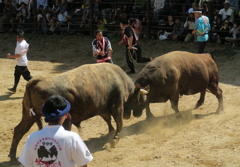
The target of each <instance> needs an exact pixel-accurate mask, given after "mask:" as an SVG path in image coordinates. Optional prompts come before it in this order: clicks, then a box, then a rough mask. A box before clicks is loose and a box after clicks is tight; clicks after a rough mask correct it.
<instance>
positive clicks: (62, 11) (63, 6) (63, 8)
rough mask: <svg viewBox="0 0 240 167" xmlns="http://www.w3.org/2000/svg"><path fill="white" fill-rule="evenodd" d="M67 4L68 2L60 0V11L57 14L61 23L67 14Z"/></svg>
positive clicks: (64, 20)
mask: <svg viewBox="0 0 240 167" xmlns="http://www.w3.org/2000/svg"><path fill="white" fill-rule="evenodd" d="M67 6H68V4H67V3H66V1H65V0H61V4H60V6H59V9H60V12H59V14H58V21H59V22H61V23H64V22H66V20H67V16H68V11H67Z"/></svg>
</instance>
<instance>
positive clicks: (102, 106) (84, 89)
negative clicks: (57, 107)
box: [9, 63, 140, 160]
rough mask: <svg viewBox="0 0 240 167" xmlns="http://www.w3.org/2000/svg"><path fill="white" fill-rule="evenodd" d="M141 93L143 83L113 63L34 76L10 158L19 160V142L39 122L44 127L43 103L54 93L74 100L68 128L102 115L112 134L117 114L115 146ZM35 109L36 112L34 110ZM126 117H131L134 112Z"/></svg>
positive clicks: (28, 86)
mask: <svg viewBox="0 0 240 167" xmlns="http://www.w3.org/2000/svg"><path fill="white" fill-rule="evenodd" d="M139 92H140V86H139V85H138V86H136V87H135V86H134V83H133V81H132V79H131V78H130V77H128V76H127V75H126V74H125V72H124V71H123V70H122V69H121V68H120V67H118V66H117V65H113V64H109V63H104V64H92V65H83V66H80V67H78V68H76V69H73V70H70V71H68V72H65V73H62V74H59V75H56V76H54V77H48V78H34V79H32V80H30V81H29V82H28V84H27V86H26V91H25V94H24V98H23V101H22V120H21V122H20V123H19V124H18V125H17V126H16V127H15V128H14V136H13V140H12V145H11V149H10V154H9V157H10V158H11V160H15V158H16V149H17V146H18V143H19V141H20V140H21V138H22V137H23V135H24V134H26V133H27V132H28V131H29V129H30V128H31V127H32V125H33V124H34V123H35V122H36V123H37V125H38V127H39V129H42V122H41V117H42V112H41V107H42V104H43V103H44V102H45V101H46V99H47V98H48V97H50V96H51V95H54V94H59V95H62V96H63V97H65V98H66V99H67V100H68V101H69V102H70V103H71V110H70V112H69V113H70V115H71V118H69V119H68V121H67V120H66V121H65V122H66V123H65V124H64V127H65V129H68V130H70V129H71V124H74V125H75V126H76V127H78V128H79V127H80V123H81V121H83V120H86V119H88V118H91V117H93V116H96V115H100V116H101V117H102V118H103V119H104V120H105V121H106V122H107V124H108V128H109V133H111V132H114V128H113V126H112V124H111V116H113V118H114V120H115V122H116V127H117V130H116V133H115V135H114V139H113V141H112V142H111V144H113V145H112V146H114V145H115V144H116V143H117V142H118V140H119V134H120V131H121V129H122V125H123V120H122V119H123V111H124V110H126V111H127V113H129V112H130V110H131V108H132V107H131V105H133V101H134V99H137V96H138V94H139ZM31 108H32V109H33V111H34V113H35V114H33V113H31V112H30V109H31ZM125 117H126V118H129V117H130V114H129V115H125Z"/></svg>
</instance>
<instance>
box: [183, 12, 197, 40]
mask: <svg viewBox="0 0 240 167" xmlns="http://www.w3.org/2000/svg"><path fill="white" fill-rule="evenodd" d="M184 28H188V34H187V36H186V37H185V39H184V41H185V42H190V41H191V39H192V38H194V41H196V34H192V31H193V30H194V29H195V17H194V14H193V13H190V14H189V17H187V18H186V22H185V24H184Z"/></svg>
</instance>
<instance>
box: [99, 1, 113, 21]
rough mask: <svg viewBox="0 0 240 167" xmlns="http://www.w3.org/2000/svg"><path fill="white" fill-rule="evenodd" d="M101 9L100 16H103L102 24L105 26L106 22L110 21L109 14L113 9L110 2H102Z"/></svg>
mask: <svg viewBox="0 0 240 167" xmlns="http://www.w3.org/2000/svg"><path fill="white" fill-rule="evenodd" d="M102 3H103V7H102V15H103V22H104V24H107V22H108V21H107V20H110V18H111V13H112V10H113V9H114V8H113V5H112V3H111V0H102Z"/></svg>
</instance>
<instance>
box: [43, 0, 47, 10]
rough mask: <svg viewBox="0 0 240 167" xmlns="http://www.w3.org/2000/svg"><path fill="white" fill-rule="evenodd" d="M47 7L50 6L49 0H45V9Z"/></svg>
mask: <svg viewBox="0 0 240 167" xmlns="http://www.w3.org/2000/svg"><path fill="white" fill-rule="evenodd" d="M47 7H48V0H45V2H44V7H43V9H46V8H47Z"/></svg>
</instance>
